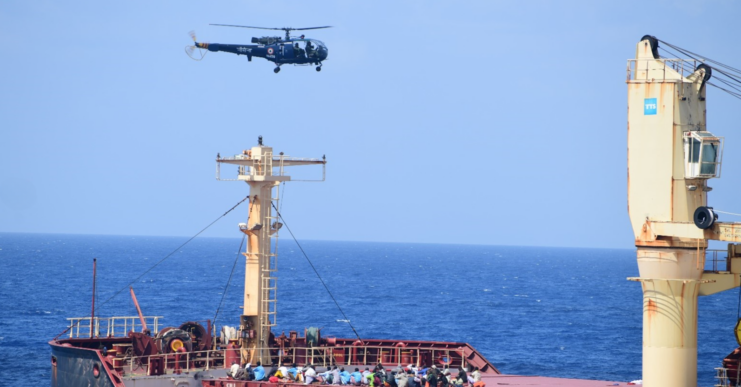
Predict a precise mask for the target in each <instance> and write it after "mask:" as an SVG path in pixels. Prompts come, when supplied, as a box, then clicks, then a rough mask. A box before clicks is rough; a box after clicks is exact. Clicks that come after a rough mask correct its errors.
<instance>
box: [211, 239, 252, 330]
mask: <svg viewBox="0 0 741 387" xmlns="http://www.w3.org/2000/svg"><path fill="white" fill-rule="evenodd" d="M245 238H247V234H245V235H242V242H240V243H239V249H238V250H237V256H236V257H235V258H234V265H232V272H231V273H229V279H228V280H227V281H226V286H225V287H224V293H222V294H221V301H219V306H218V307H216V314H214V319H213V320H212V321H213V322H212V326H216V318H217V317H219V310H221V305H222V304H223V303H224V298H225V297H226V292H227V291H228V290H229V285H230V284H231V282H232V275H234V269H236V268H237V261H239V253H240V252H241V251H242V246H244V240H245Z"/></svg>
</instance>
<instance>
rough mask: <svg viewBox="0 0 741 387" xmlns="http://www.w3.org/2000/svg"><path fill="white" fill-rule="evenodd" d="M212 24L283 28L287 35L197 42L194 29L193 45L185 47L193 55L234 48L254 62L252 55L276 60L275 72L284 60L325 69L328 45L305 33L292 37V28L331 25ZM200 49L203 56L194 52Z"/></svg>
mask: <svg viewBox="0 0 741 387" xmlns="http://www.w3.org/2000/svg"><path fill="white" fill-rule="evenodd" d="M210 25H212V26H220V27H240V28H254V29H261V30H282V31H285V32H286V37H285V39H284V38H282V37H280V36H263V37H260V38H255V37H253V38H252V43H255V44H223V43H204V42H198V41H197V39H196V35H195V33H193V32H192V31H191V33H190V37H191V38H192V39H193V42H194V45H192V46H187V47H185V52H186V53H187V54H188V56H190V57H191V58H192V59H195V60H201V59H203V57H204V56H205V55H206V52H205V51H203V50H208V51H213V52H217V51H223V52H231V53H232V54H237V55H245V56H247V60H248V61H250V62H252V57H258V58H265V59H267V60H269V61H271V62H273V63H275V65H276V67H275V69H273V72H274V73H276V74H277V73H279V72H280V66H282V65H284V64H293V65H316V71H322V62H323V61H325V60H327V54H328V53H329V50H327V46H326V45H325V44H324V43H323V42H322V41H320V40H316V39H308V38H306V37H305V36H304V35H301V36H299V37H294V38H292V37H291V31H303V30H317V29H320V28H331V27H332V26H323V27H306V28H291V27H283V28H268V27H252V26H238V25H233V24H210ZM195 49H198V51H199V53H200V56H195V55H194V51H195Z"/></svg>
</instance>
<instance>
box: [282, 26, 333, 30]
mask: <svg viewBox="0 0 741 387" xmlns="http://www.w3.org/2000/svg"><path fill="white" fill-rule="evenodd" d="M320 28H332V26H323V27H305V28H290V29H291V30H294V31H301V30H318V29H320ZM287 29H288V28H287Z"/></svg>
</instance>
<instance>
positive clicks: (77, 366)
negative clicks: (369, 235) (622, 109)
mask: <svg viewBox="0 0 741 387" xmlns="http://www.w3.org/2000/svg"><path fill="white" fill-rule="evenodd" d="M658 44H659V41H658V40H657V39H656V38H654V37H652V36H645V37H644V38H642V39H641V41H640V42H639V43H638V45H637V48H636V58H635V59H631V60H629V61H628V66H627V71H628V76H627V84H628V172H629V176H628V201H629V214H630V219H631V223H632V225H633V229H634V233H635V237H636V239H635V243H636V247H637V259H638V264H639V272H640V277H637V278H630V279H629V280H633V281H636V282H639V283H640V284H641V286H642V288H643V293H644V299H643V305H644V307H643V314H644V323H643V338H644V339H643V354H644V355H643V381H642V383H643V385H646V386H651V387H659V386H676V387H692V386H696V385H697V367H696V364H697V325H696V324H697V300H698V296H700V295H709V294H713V293H717V292H720V291H723V290H727V289H731V288H734V287H738V286H739V285H741V283H740V281H741V280H740V277H739V274H740V273H741V248H738V247H737V246H736V245H735V244H729V246H728V250H727V251H726V252H725V253H720V254H719V253H718V252H712V251H711V250H709V249H708V240H711V239H715V240H724V241H729V242H739V241H741V224H737V223H724V222H719V221H717V218H718V216H717V212H716V211H714V209H713V208H712V207H709V206H708V205H707V192H709V191H710V187H708V186H707V181H708V179H711V178H717V177H720V165H721V160H722V149H723V139H722V137H717V136H715V135H713V134H711V133H710V132H709V131H708V130H707V128H706V114H705V90H706V83H707V81H708V80H709V79H710V75H711V74H710V73H711V68H710V66H708V65H707V64H705V63H699V62H698V61H697V60H681V59H663V58H660V57H659V55H658V51H657V48H658ZM326 164H327V161H326V159H325V158H324V157H322V158H316V159H311V158H295V157H289V156H287V155H285V154H283V153H282V152H281V153H278V154H275V153H274V151H273V148H272V147H270V146H266V145H264V144H263V142H262V138H259V139H258V144H257V145H256V146H254V147H252V148H250V149H248V150H245V151H243V152H242V153H241V154H237V155H233V156H227V157H221V156H220V155H218V156H217V158H216V165H217V179H219V180H234V181H241V182H245V183H247V184H248V186H249V195H248V196H247V198H246V200H245V201H244V202H245V203H246V205H248V206H249V211H248V218H247V220H246V222H244V223H240V224H238V229H239V232H240V233H242V234H243V238H244V239H245V241H246V246H245V249H244V252H243V253H242V254H243V255H244V264H245V278H244V287H243V305H242V314H241V315H239V316H238V317H239V325H238V326H234V327H230V326H214V325H213V324H212V321H210V320H197V319H195V320H193V321H185V322H183V323H182V324H181V325H177V326H166V327H163V326H161V323H160V318H161V317H160V316H145V315H143V314H142V313H141V311H140V310H139V308H138V306H137V310H138V311H139V312H138V315H137V316H112V317H98V316H96V315H95V312H94V308H95V305H94V303H93V312H92V313H91V315H90V316H87V317H73V318H69V319H68V321H69V324H68V326H67V329H66V330H65V331H64V332H62V333H61V334H60V335H59V336H57V337H56V338H54V339H52V340H51V341H50V342H49V344H50V346H51V369H52V373H51V374H52V379H51V385H52V386H53V387H72V386H96V387H103V386H105V387H109V386H113V387H124V386H125V387H134V386H136V387H163V386H181V387H184V386H189V387H196V386H202V387H211V386H213V387H238V386H248V387H258V386H260V387H263V386H264V387H277V386H278V385H286V386H296V387H298V386H299V385H303V384H304V383H302V382H301V381H296V380H287V379H284V378H281V379H279V380H276V379H273V381H269V380H266V381H255V380H243V379H241V378H239V377H235V376H236V375H234V373H233V366H235V365H236V366H237V368H243V367H246V366H247V365H251V366H255V365H256V364H257V363H258V362H259V363H260V364H261V365H262V366H263V367H265V368H266V369H278V368H279V367H283V366H291V365H294V364H298V365H299V367H306V366H313V367H315V368H317V369H319V370H323V369H326V367H334V366H341V367H344V368H347V369H351V370H352V369H354V368H360V369H364V368H366V367H368V368H373V367H377V366H382V367H384V368H386V369H389V370H391V369H397V370H398V369H399V368H414V369H417V368H428V367H433V366H434V367H435V368H438V369H445V368H449V369H450V370H452V371H453V372H452V373H453V374H455V373H457V370H459V369H464V370H468V371H469V372H470V371H472V370H473V369H476V368H478V370H480V372H481V382H483V385H484V386H497V385H511V386H515V385H527V386H574V387H591V386H605V385H610V386H625V385H629V384H634V383H629V382H628V381H604V380H586V379H584V380H581V379H565V378H552V377H546V376H530V375H507V374H504V373H501V372H500V371H499V370H498V369H497V368H496V366H495V365H494V364H492V363H491V362H489V361H488V360H487V359H486V358H485V357H484V356H483V355H482V354H481V353H480V352H479V351H477V350H476V349H475V348H474V347H472V346H471V345H469V344H468V343H465V342H446V341H420V340H415V339H414V338H409V339H405V340H398V339H396V340H388V339H382V338H380V339H370V338H365V337H361V336H359V335H357V333H356V337H351V338H336V337H324V336H323V335H322V332H321V329H319V328H315V327H297V328H296V329H295V330H290V331H289V332H288V334H286V333H285V332H281V333H280V334H277V332H274V331H273V329H274V328H275V327H276V320H275V318H276V313H277V308H276V304H277V282H276V275H275V273H276V271H277V253H276V249H275V246H276V243H275V241H276V240H277V239H276V238H277V237H278V235H279V234H280V231H281V229H282V228H283V226H284V222H283V220H282V217H281V214H280V212H279V210H278V209H279V208H280V207H279V206H278V205H277V203H278V200H279V197H280V195H279V193H278V191H279V189H280V186H281V184H283V183H286V182H289V181H291V176H290V175H288V170H290V169H291V168H293V167H300V166H304V167H315V168H316V167H319V168H321V169H322V178H321V180H323V179H324V169H325V168H326ZM222 166H224V167H231V168H236V171H237V174H236V176H237V177H236V178H235V179H226V178H223V177H222V175H221V167H222ZM235 232H236V230H235ZM709 253H710V254H713V257H714V260H713V264H714V265H713V270H705V267H706V256H707V254H709ZM133 296H134V295H133V290H132V297H133ZM93 299H94V298H93ZM134 300H135V297H134ZM135 302H136V301H135ZM353 331H354V329H353ZM736 358H737V357H736ZM733 359H734V358H733V356H732V355H729V358H728V359H726V360H727V362H726V364H725V365H726V366H725V367H719V369H718V375H719V379H718V383H719V385H730V383H736V376H735V375H736V374H734V373H733V370H732V369H731V368H732V367H733V366H734V364H738V363H733V361H734V360H733ZM282 376H285V375H282ZM640 383H641V381H636V382H635V384H640ZM390 384H391V385H393V382H391V383H390ZM465 385H466V386H469V385H472V383H466V384H465ZM479 386H481V385H479ZM392 387H393V386H392ZM435 387H436V386H435Z"/></svg>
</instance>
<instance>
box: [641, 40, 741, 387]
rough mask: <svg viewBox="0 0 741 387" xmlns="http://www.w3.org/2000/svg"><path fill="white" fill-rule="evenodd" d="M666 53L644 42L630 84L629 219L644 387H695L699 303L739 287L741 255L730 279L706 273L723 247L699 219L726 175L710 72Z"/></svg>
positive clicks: (721, 275)
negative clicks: (711, 249) (711, 116)
mask: <svg viewBox="0 0 741 387" xmlns="http://www.w3.org/2000/svg"><path fill="white" fill-rule="evenodd" d="M657 48H658V41H657V40H656V38H654V37H651V36H645V37H644V38H643V39H642V40H641V42H639V43H638V45H637V49H636V59H635V60H629V61H628V79H627V83H628V212H629V214H630V220H631V223H632V226H633V231H634V234H635V244H636V250H637V260H638V269H639V273H640V278H635V279H633V280H636V281H640V282H641V286H642V288H643V385H645V386H647V387H662V386H673V387H695V386H697V300H698V295H708V294H712V293H715V292H718V291H722V290H726V289H729V288H731V287H733V286H738V275H732V274H731V273H730V267H731V259H732V258H733V257H732V254H731V255H729V258H728V268H729V269H728V271H729V272H727V273H722V274H719V273H717V272H715V273H705V272H704V266H705V249H706V248H707V246H708V242H707V240H708V239H721V238H718V237H714V236H712V235H709V234H708V231H709V230H703V229H700V228H699V226H697V225H696V222H695V211H696V210H697V209H698V207H705V206H706V205H707V192H709V191H710V190H711V188H709V187H708V186H707V181H708V179H709V178H712V177H719V172H720V162H719V160H720V152H721V151H722V139H720V138H718V137H715V136H713V135H712V134H711V133H710V132H708V131H707V127H706V111H705V82H706V81H707V80H708V79H709V77H710V69H709V68H707V67H706V66H704V65H701V64H699V63H696V62H694V61H685V60H679V59H676V60H675V59H661V58H659V56H658V50H657ZM716 227H717V225H716ZM731 250H732V249H730V248H729V251H731ZM740 268H741V267H740ZM726 274H727V275H726ZM721 277H722V278H721Z"/></svg>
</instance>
